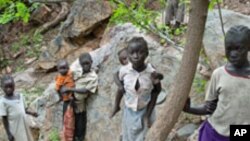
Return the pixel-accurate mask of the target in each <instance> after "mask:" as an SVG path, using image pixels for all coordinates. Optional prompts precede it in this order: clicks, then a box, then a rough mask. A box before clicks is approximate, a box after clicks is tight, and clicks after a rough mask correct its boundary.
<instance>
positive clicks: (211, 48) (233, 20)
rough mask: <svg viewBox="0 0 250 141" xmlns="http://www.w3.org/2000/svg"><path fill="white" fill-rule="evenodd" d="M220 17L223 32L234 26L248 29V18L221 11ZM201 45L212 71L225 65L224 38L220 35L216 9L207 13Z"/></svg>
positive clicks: (228, 11) (249, 19) (249, 17)
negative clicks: (243, 26) (221, 18)
mask: <svg viewBox="0 0 250 141" xmlns="http://www.w3.org/2000/svg"><path fill="white" fill-rule="evenodd" d="M222 17H223V23H224V29H225V32H226V31H228V29H229V28H231V27H232V26H235V25H245V26H248V27H250V25H249V23H250V16H246V15H243V14H240V13H236V12H233V11H230V10H224V9H222ZM203 44H204V47H205V52H206V55H207V56H208V59H209V61H210V63H211V67H212V69H215V68H217V67H219V66H221V65H223V64H225V63H226V58H225V49H224V36H223V33H222V28H221V23H220V17H219V14H218V10H217V9H214V10H212V11H209V13H208V17H207V22H206V30H205V33H204V37H203ZM249 59H250V56H249Z"/></svg>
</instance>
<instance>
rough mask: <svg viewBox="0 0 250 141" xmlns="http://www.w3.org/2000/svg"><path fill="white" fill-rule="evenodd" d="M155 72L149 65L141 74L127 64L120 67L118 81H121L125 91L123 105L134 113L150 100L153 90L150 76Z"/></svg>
mask: <svg viewBox="0 0 250 141" xmlns="http://www.w3.org/2000/svg"><path fill="white" fill-rule="evenodd" d="M154 71H155V69H154V68H153V67H152V65H151V64H147V67H146V69H145V70H143V71H142V72H137V71H136V70H134V69H133V68H132V64H131V63H129V64H128V65H126V66H122V67H121V68H120V70H119V79H120V80H121V81H123V84H124V89H125V95H124V100H125V105H126V106H127V107H128V108H131V109H133V110H134V111H137V110H140V109H143V108H144V107H146V106H147V105H148V103H149V102H150V100H151V92H152V90H153V83H152V80H151V74H152V73H153V72H154ZM137 80H138V81H139V84H140V87H139V89H138V90H135V85H136V81H137Z"/></svg>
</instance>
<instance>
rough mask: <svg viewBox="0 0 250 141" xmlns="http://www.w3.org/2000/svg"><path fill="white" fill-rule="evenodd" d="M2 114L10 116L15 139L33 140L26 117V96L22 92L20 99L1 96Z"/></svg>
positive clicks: (10, 124) (18, 140)
mask: <svg viewBox="0 0 250 141" xmlns="http://www.w3.org/2000/svg"><path fill="white" fill-rule="evenodd" d="M0 116H7V117H8V122H9V129H10V132H11V133H12V135H13V136H14V138H15V141H33V137H32V134H31V132H30V127H29V126H28V123H27V119H26V113H25V102H24V97H23V96H22V95H21V94H20V98H19V99H14V100H9V99H7V98H5V97H1V98H0Z"/></svg>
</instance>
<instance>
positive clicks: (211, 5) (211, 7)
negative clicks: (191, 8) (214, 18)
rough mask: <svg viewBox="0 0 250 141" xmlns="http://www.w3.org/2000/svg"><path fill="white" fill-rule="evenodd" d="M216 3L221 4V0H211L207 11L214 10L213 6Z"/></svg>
mask: <svg viewBox="0 0 250 141" xmlns="http://www.w3.org/2000/svg"><path fill="white" fill-rule="evenodd" d="M217 1H218V2H219V3H222V1H223V0H211V1H210V3H209V7H208V9H209V10H212V9H213V8H214V6H215V5H216V4H217Z"/></svg>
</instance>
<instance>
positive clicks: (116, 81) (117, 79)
mask: <svg viewBox="0 0 250 141" xmlns="http://www.w3.org/2000/svg"><path fill="white" fill-rule="evenodd" d="M114 81H115V84H116V85H117V86H118V88H123V83H122V81H120V80H119V71H117V72H116V73H115V74H114Z"/></svg>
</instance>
